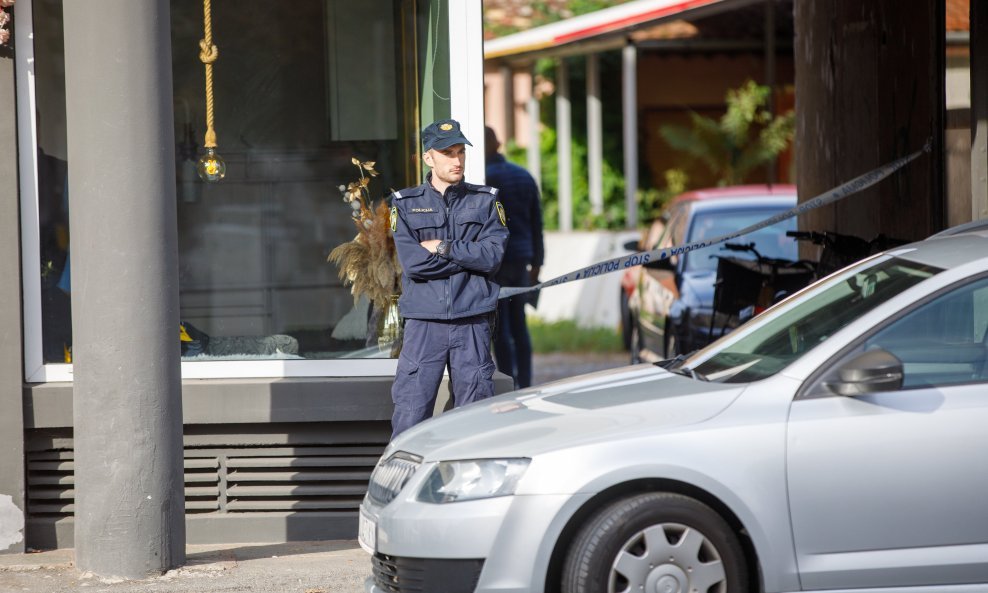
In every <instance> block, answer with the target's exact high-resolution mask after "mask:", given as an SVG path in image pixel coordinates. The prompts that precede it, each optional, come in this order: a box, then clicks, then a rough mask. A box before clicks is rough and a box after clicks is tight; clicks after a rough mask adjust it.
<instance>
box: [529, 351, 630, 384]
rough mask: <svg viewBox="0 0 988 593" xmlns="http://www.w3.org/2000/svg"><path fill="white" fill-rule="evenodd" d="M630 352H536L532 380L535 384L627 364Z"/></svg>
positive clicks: (533, 359)
mask: <svg viewBox="0 0 988 593" xmlns="http://www.w3.org/2000/svg"><path fill="white" fill-rule="evenodd" d="M630 356H631V355H630V354H628V353H627V352H618V353H611V354H571V353H559V352H557V353H551V354H536V355H535V356H533V357H532V382H533V383H534V384H535V385H539V384H541V383H547V382H549V381H555V380H556V379H563V378H565V377H572V376H573V375H579V374H582V373H590V372H593V371H600V370H604V369H611V368H614V367H619V366H624V365H626V364H628V361H629V359H630Z"/></svg>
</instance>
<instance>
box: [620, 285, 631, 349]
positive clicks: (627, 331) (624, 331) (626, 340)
mask: <svg viewBox="0 0 988 593" xmlns="http://www.w3.org/2000/svg"><path fill="white" fill-rule="evenodd" d="M619 290H620V291H621V296H620V297H619V298H620V299H621V300H620V301H619V302H620V304H621V343H622V344H623V345H624V349H625V350H631V324H632V322H633V320H632V318H631V307H630V306H629V305H628V295H627V293H625V292H624V287H621V288H620V289H619Z"/></svg>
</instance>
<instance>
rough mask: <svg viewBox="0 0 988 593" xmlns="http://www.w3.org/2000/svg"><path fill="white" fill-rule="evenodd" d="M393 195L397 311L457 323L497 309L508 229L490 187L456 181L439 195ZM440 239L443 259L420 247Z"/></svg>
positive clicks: (414, 190) (417, 190)
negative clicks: (498, 278)
mask: <svg viewBox="0 0 988 593" xmlns="http://www.w3.org/2000/svg"><path fill="white" fill-rule="evenodd" d="M431 176H432V173H429V177H428V178H427V179H426V181H425V183H423V184H422V185H419V186H416V187H411V188H408V189H403V190H401V191H397V192H395V193H394V194H393V197H392V201H391V230H392V233H393V234H394V240H395V246H396V247H397V250H398V260H399V262H400V263H401V270H402V274H401V287H402V291H401V298H400V299H399V300H398V309H399V311H400V312H401V315H402V316H403V317H407V318H410V319H434V320H435V319H438V320H448V319H460V318H464V317H471V316H473V315H480V314H483V313H490V312H491V311H493V310H494V309H496V308H497V296H498V291H499V290H500V286H499V285H498V284H497V283H496V282H494V274H495V273H496V272H497V270H498V268H499V267H500V266H501V259H502V258H503V257H504V247H505V244H506V243H507V241H508V228H507V226H506V220H505V216H504V209H503V208H502V207H501V205H500V203H498V202H497V197H496V196H497V190H496V189H494V188H492V187H487V186H482V185H473V184H471V183H465V182H460V183H458V184H456V185H451V186H449V187H448V188H446V192H445V195H440V193H439V192H438V191H436V189H435V188H434V187H432V184H431V183H430V181H429V180H430V179H431ZM430 239H440V240H444V241H446V243H447V246H448V248H447V253H446V256H445V257H442V256H440V255H439V254H436V253H429V250H428V249H426V248H425V247H422V246H421V245H420V244H419V243H420V242H422V241H428V240H430Z"/></svg>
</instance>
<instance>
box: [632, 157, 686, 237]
mask: <svg viewBox="0 0 988 593" xmlns="http://www.w3.org/2000/svg"><path fill="white" fill-rule="evenodd" d="M688 183H689V177H688V176H687V175H686V172H685V171H683V170H682V169H669V170H667V171H666V172H665V187H663V188H662V189H658V188H654V187H649V188H643V189H639V190H638V199H637V203H638V224H639V226H647V225H648V224H649V223H650V222H651V221H653V220H655V219H656V218H658V217H659V216H660V215H661V214H662V210H663V209H664V208H665V205H666V202H668V201H669V200H671V199H673V198H674V197H676V196H678V195H679V194H681V193H683V192H684V191H686V188H687V185H688Z"/></svg>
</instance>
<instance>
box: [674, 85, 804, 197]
mask: <svg viewBox="0 0 988 593" xmlns="http://www.w3.org/2000/svg"><path fill="white" fill-rule="evenodd" d="M770 93H771V89H769V87H767V86H762V85H758V84H756V83H755V82H754V81H751V80H749V81H748V82H746V83H745V84H744V85H743V86H741V88H738V89H732V90H729V91H728V92H727V113H725V114H724V115H723V116H722V117H721V118H720V119H713V118H709V117H704V116H702V115H700V114H698V113H695V112H691V113H690V121H691V123H692V127H691V128H686V127H683V126H674V125H665V126H662V127H661V128H660V133H661V134H662V137H663V138H664V139H665V141H666V142H667V143H668V144H669V146H671V147H672V148H674V149H676V150H679V151H681V152H684V153H686V154H687V155H688V156H689V157H691V158H692V159H694V160H696V161H698V162H700V163H701V164H702V165H703V166H704V167H706V169H707V170H708V171H710V173H711V174H713V175H714V176H716V177H717V178H718V185H722V186H724V185H737V184H740V183H744V180H745V178H746V177H747V175H748V174H749V173H750V172H751V171H752V170H753V169H756V168H758V167H760V166H763V165H766V164H768V163H770V162H772V160H773V159H775V157H776V156H778V154H779V153H780V152H782V151H783V150H785V149H786V147H787V146H788V145H789V143H790V142H791V141H792V137H793V129H794V122H795V117H794V115H793V112H792V111H788V112H786V113H784V114H781V115H776V116H774V117H773V116H772V114H771V113H770V112H769V111H768V109H767V107H766V105H767V104H768V100H769V96H770Z"/></svg>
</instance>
